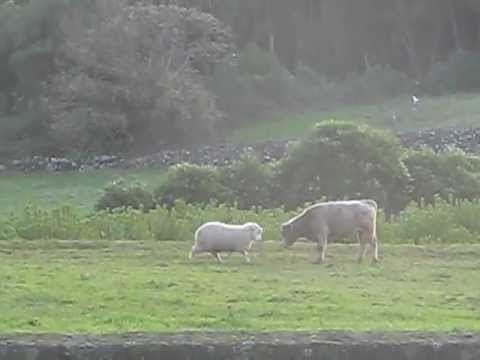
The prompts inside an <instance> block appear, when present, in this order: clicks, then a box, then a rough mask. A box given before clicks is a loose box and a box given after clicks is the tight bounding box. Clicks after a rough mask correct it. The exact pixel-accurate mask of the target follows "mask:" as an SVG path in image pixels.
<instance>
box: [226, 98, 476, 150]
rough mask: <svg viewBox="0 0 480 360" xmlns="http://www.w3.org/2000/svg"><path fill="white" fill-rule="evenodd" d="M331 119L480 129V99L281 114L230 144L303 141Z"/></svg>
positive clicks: (393, 126)
mask: <svg viewBox="0 0 480 360" xmlns="http://www.w3.org/2000/svg"><path fill="white" fill-rule="evenodd" d="M394 115H395V119H394ZM328 119H336V120H345V121H354V122H359V123H364V124H369V125H372V126H374V127H379V128H387V129H393V130H413V129H420V128H436V127H445V126H480V95H478V94H459V95H450V96H437V97H424V98H421V102H420V104H419V105H418V106H417V109H416V110H415V111H413V110H412V104H411V102H410V97H409V96H403V97H398V98H394V99H390V100H386V101H384V102H382V103H380V104H375V105H362V106H347V107H342V108H341V109H338V110H333V111H307V112H305V113H300V114H279V115H277V116H272V117H271V118H270V119H266V120H264V121H257V122H255V123H254V124H253V125H250V126H246V127H243V128H239V129H237V130H236V131H234V132H233V133H232V134H231V136H230V137H229V140H230V141H233V142H245V141H249V142H250V141H251V142H256V141H262V140H271V139H286V138H295V137H301V136H303V135H304V134H305V133H306V131H308V130H309V129H310V128H311V127H312V126H313V125H314V124H315V123H316V122H319V121H321V120H328Z"/></svg>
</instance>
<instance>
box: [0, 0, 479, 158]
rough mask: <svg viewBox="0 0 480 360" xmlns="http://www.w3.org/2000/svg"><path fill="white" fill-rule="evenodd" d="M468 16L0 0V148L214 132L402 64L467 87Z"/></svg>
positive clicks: (367, 95)
mask: <svg viewBox="0 0 480 360" xmlns="http://www.w3.org/2000/svg"><path fill="white" fill-rule="evenodd" d="M479 20H480V6H479V5H478V3H477V2H476V1H475V0H455V1H454V0H417V1H411V0H389V1H385V0H365V1H362V2H360V1H354V0H302V1H287V0H275V1H273V0H178V1H173V0H150V1H143V2H141V1H136V0H120V1H113V0H89V1H75V0H42V1H28V0H16V1H13V0H0V156H12V155H19V154H20V155H21V154H24V155H25V154H30V153H40V154H45V155H53V154H61V153H77V154H84V153H86V152H90V153H92V152H94V153H98V152H119V151H135V150H139V151H149V150H153V149H155V148H156V147H158V145H159V144H161V143H166V142H168V143H175V144H185V143H192V142H199V141H212V140H217V139H219V138H220V136H221V134H222V133H224V131H225V130H228V129H229V128H231V127H233V126H237V125H238V124H239V122H241V121H246V120H247V119H250V118H256V117H258V115H259V114H262V113H265V112H267V113H268V112H270V111H275V110H278V109H282V107H283V108H288V109H293V108H295V107H302V108H304V107H305V106H311V105H312V104H319V103H320V102H323V103H327V104H332V103H334V102H340V103H344V102H348V101H368V100H372V99H374V98H375V97H377V96H379V95H385V94H387V95H392V96H393V95H396V94H397V93H399V92H402V91H406V90H411V89H412V87H413V83H410V82H409V80H408V79H407V78H406V77H405V76H404V75H403V74H407V75H408V76H409V77H410V79H416V80H418V81H420V82H421V83H422V84H428V87H429V90H431V91H434V92H436V93H437V92H440V91H445V90H450V91H456V90H475V89H478V87H479V85H480V79H477V78H478V77H479V76H478V74H480V71H476V70H478V69H479V68H480V65H479V64H480V60H479V59H480V57H479V56H478V55H477V54H478V51H480V49H479V45H480V41H479V36H480V21H479ZM327 79H329V80H327ZM332 81H334V82H335V83H332ZM342 81H343V82H348V84H349V86H341V85H339V84H341V82H342ZM332 84H333V85H332Z"/></svg>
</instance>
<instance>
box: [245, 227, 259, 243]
mask: <svg viewBox="0 0 480 360" xmlns="http://www.w3.org/2000/svg"><path fill="white" fill-rule="evenodd" d="M245 226H246V227H247V229H248V231H249V232H250V236H251V239H252V240H254V241H261V240H262V234H263V228H262V227H261V226H260V225H258V224H256V223H246V224H245Z"/></svg>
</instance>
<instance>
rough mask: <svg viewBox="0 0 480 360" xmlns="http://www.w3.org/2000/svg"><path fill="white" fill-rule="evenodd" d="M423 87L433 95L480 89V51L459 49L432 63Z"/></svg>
mask: <svg viewBox="0 0 480 360" xmlns="http://www.w3.org/2000/svg"><path fill="white" fill-rule="evenodd" d="M425 87H426V89H427V90H428V91H430V92H431V93H432V94H435V95H439V94H442V93H454V92H459V91H475V90H478V89H480V52H469V51H465V50H459V51H457V52H455V53H452V54H451V55H450V56H449V57H448V59H447V60H445V61H444V62H439V63H436V64H434V65H433V66H432V68H431V69H430V72H429V73H428V75H427V79H426V82H425Z"/></svg>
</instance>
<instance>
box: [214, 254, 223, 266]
mask: <svg viewBox="0 0 480 360" xmlns="http://www.w3.org/2000/svg"><path fill="white" fill-rule="evenodd" d="M211 254H212V255H213V256H214V257H215V258H216V259H217V261H218V262H219V263H220V264H222V263H223V259H222V257H221V256H220V254H219V253H218V252H215V251H212V253H211Z"/></svg>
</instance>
